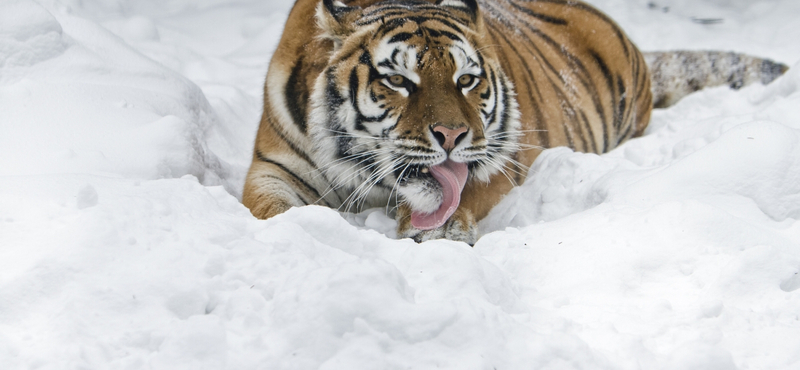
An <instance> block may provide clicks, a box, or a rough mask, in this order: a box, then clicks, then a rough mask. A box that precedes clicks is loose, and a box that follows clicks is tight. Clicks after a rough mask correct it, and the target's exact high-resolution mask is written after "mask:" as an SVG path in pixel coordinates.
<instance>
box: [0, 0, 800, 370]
mask: <svg viewBox="0 0 800 370" xmlns="http://www.w3.org/2000/svg"><path fill="white" fill-rule="evenodd" d="M593 3H594V4H596V5H597V6H599V7H600V8H601V9H603V10H604V11H606V12H608V13H609V14H610V15H611V16H612V17H613V18H614V19H615V20H617V21H618V22H619V23H620V25H622V27H623V28H624V29H625V30H626V32H627V33H628V34H629V35H630V36H631V37H632V38H633V39H634V41H635V42H637V43H638V44H639V45H640V47H641V48H642V49H645V50H666V49H674V48H684V49H721V50H736V51H741V52H748V53H751V54H755V55H759V56H764V57H769V58H772V59H775V60H777V61H780V62H784V63H787V64H789V65H794V66H795V67H794V68H792V69H790V70H789V72H788V73H787V75H786V76H784V77H782V78H781V79H779V80H777V81H776V82H775V83H773V84H772V85H769V86H766V87H765V86H751V87H747V88H745V89H742V90H739V91H732V90H729V89H727V88H724V87H721V88H714V89H709V90H706V91H702V92H699V93H696V94H694V95H692V96H690V97H688V98H686V99H684V100H683V101H681V102H679V103H678V104H677V105H676V106H674V107H671V108H669V109H666V110H661V111H657V112H655V113H654V116H653V119H652V123H651V126H650V128H649V129H648V131H647V133H646V135H645V136H644V137H642V138H639V139H635V140H632V141H630V142H628V143H627V144H625V145H623V146H622V147H620V148H618V149H617V150H615V151H613V152H611V153H608V154H606V155H602V156H597V155H591V154H582V153H574V152H572V151H570V150H568V149H564V148H556V149H552V150H548V151H546V152H544V153H543V154H542V155H541V156H540V158H539V159H538V160H537V162H536V163H535V164H534V165H533V167H532V173H534V174H535V175H534V176H533V177H531V178H530V179H529V180H528V181H527V182H526V183H525V184H524V185H523V186H521V187H519V188H517V189H515V190H514V191H513V192H512V193H511V194H510V195H509V196H508V197H507V198H506V199H505V200H504V201H503V202H502V203H501V204H500V205H498V206H497V207H496V208H495V209H494V210H493V212H492V213H491V215H490V216H489V217H488V218H487V219H486V220H484V221H483V222H482V223H481V228H482V231H483V233H484V236H483V237H482V238H481V239H480V240H479V242H478V243H477V244H476V245H475V247H474V248H470V247H469V246H467V245H465V244H462V243H456V242H451V241H446V240H438V241H430V242H426V243H423V244H416V243H414V242H412V241H410V240H396V239H395V238H394V226H395V224H394V221H393V220H391V219H389V218H388V217H387V216H385V215H384V214H383V210H369V211H365V212H363V213H361V214H340V213H338V212H336V211H334V210H330V209H327V208H322V207H314V206H309V207H303V208H296V209H292V210H291V211H289V212H287V213H286V214H284V215H281V216H278V217H275V218H273V219H271V220H267V221H260V220H256V219H254V218H253V217H252V216H250V214H249V212H248V210H247V209H246V208H244V207H243V206H242V205H241V204H240V203H239V201H238V199H237V197H238V196H240V192H241V186H242V184H243V181H244V180H243V179H244V174H245V172H246V170H247V167H248V165H249V160H250V155H251V150H252V141H253V139H254V134H255V130H256V127H257V124H258V119H259V115H260V109H261V107H260V99H261V85H262V83H263V77H264V73H265V71H266V67H267V64H268V61H269V58H270V55H271V52H272V50H273V49H274V47H275V45H276V43H277V40H278V37H279V36H280V32H281V30H282V27H283V21H284V19H285V17H286V15H287V13H288V11H289V9H290V7H291V4H290V3H289V2H284V1H270V2H266V1H260V0H238V1H233V0H171V1H155V0H140V1H133V0H41V1H38V2H37V1H34V0H4V1H3V2H0V368H2V369H77V368H93V369H104V368H108V369H142V368H150V369H409V368H410V369H428V368H442V369H532V368H535V369H540V368H541V369H664V370H673V369H674V370H679V369H680V370H685V369H726V370H727V369H787V370H788V369H797V368H800V222H798V219H800V110H798V108H797V107H798V106H800V68H798V67H800V63H798V61H800V47H797V46H796V45H797V42H796V40H797V39H798V38H800V3H798V2H796V1H794V0H770V1H766V0H765V1H759V2H751V1H745V0H702V1H688V0H662V1H657V2H652V3H653V4H654V5H653V6H648V1H644V0H596V1H593ZM665 8H668V11H664V9H665ZM692 17H696V18H707V19H723V22H722V23H717V24H700V23H696V21H692Z"/></svg>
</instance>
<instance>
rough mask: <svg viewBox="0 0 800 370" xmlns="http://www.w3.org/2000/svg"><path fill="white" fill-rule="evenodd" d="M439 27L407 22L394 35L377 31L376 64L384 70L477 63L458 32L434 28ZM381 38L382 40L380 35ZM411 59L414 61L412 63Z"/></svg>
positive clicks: (467, 43) (470, 46)
mask: <svg viewBox="0 0 800 370" xmlns="http://www.w3.org/2000/svg"><path fill="white" fill-rule="evenodd" d="M437 25H438V24H436V23H434V24H426V23H418V22H414V21H406V22H405V23H404V24H403V25H402V26H399V27H394V28H393V29H392V32H381V31H380V30H379V32H376V35H374V36H373V38H372V44H373V50H374V53H375V57H376V58H375V62H377V63H378V65H379V66H380V65H383V66H384V67H390V66H391V65H392V64H394V65H402V66H403V67H405V68H414V67H415V66H414V65H413V64H416V67H422V66H424V65H426V64H430V63H436V62H437V61H438V62H439V63H444V64H446V65H451V66H453V67H455V68H460V67H464V66H465V64H477V62H476V61H475V60H472V58H470V57H468V55H474V52H473V50H474V49H473V47H472V45H470V43H469V42H467V40H465V39H464V38H463V36H461V35H459V34H457V33H455V32H456V31H453V30H450V29H447V28H446V27H445V28H441V27H433V26H437ZM381 34H382V35H383V36H382V37H379V36H380V35H381ZM409 59H414V60H413V62H412V61H411V60H409Z"/></svg>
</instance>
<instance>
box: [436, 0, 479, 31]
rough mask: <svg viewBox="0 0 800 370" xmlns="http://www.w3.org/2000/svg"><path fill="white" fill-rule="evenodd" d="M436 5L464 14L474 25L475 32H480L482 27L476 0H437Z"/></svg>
mask: <svg viewBox="0 0 800 370" xmlns="http://www.w3.org/2000/svg"><path fill="white" fill-rule="evenodd" d="M436 5H438V6H443V7H448V8H451V9H453V10H457V11H460V12H463V13H466V14H467V15H468V16H469V17H470V18H471V19H472V22H473V23H474V24H475V30H481V29H482V27H483V19H482V18H481V14H480V11H479V10H478V1H477V0H437V1H436Z"/></svg>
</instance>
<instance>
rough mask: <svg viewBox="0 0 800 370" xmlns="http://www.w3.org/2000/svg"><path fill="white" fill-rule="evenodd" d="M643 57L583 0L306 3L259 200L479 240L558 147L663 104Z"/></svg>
mask: <svg viewBox="0 0 800 370" xmlns="http://www.w3.org/2000/svg"><path fill="white" fill-rule="evenodd" d="M650 83H651V80H650V75H649V73H648V67H647V65H646V63H645V59H644V57H643V56H642V53H641V52H640V51H639V50H638V49H637V48H636V46H635V45H633V43H632V42H631V41H630V40H629V39H628V38H627V37H626V36H625V34H624V33H623V32H622V30H620V28H619V27H618V26H617V25H616V24H615V23H614V22H613V21H611V20H610V19H609V18H608V17H606V16H605V15H603V14H602V13H600V12H599V11H597V10H596V9H594V8H592V7H591V6H589V5H587V4H584V3H582V2H579V1H559V0H538V1H523V0H496V1H483V0H482V1H474V0H437V1H433V0H432V1H420V0H406V1H384V2H380V1H375V0H355V1H347V2H339V1H332V0H298V1H297V2H296V4H295V5H294V7H293V9H292V11H291V13H290V15H289V18H288V20H287V22H286V26H285V30H284V33H283V35H282V37H281V40H280V43H279V45H278V47H277V50H276V51H275V54H274V55H273V58H272V61H271V63H270V66H269V71H268V73H267V78H266V83H265V88H264V113H263V115H262V119H261V124H260V126H259V130H258V134H257V138H256V143H255V148H254V154H253V162H252V164H251V168H250V171H249V173H248V176H247V179H246V183H245V188H244V193H243V203H244V204H245V205H246V206H247V207H248V208H250V210H251V212H252V213H253V215H255V216H256V217H259V218H269V217H272V216H275V215H277V214H279V213H282V212H284V211H286V210H287V209H288V208H290V207H292V206H302V205H306V204H320V205H325V206H328V207H332V208H337V209H341V210H344V211H355V210H360V209H362V208H365V207H381V206H382V207H387V208H388V209H394V210H395V212H394V213H395V214H396V219H397V221H398V229H397V234H398V236H399V237H411V238H413V239H415V240H416V241H424V240H428V239H432V238H448V239H453V240H461V241H465V242H467V243H470V244H473V243H474V242H475V241H476V240H477V238H478V230H477V222H478V221H479V220H480V219H482V218H483V217H485V216H486V215H487V214H488V212H489V211H490V210H491V208H492V207H493V206H494V205H496V204H497V203H498V202H499V201H500V199H502V197H503V196H505V194H507V193H508V192H509V191H510V190H511V189H512V188H513V187H514V186H515V185H517V184H521V183H522V182H523V181H524V180H525V178H526V176H527V175H528V174H527V170H528V168H529V167H530V165H531V164H532V163H533V161H534V160H535V159H536V157H537V156H538V155H539V153H541V151H542V150H544V149H547V148H552V147H557V146H567V147H570V148H573V149H575V150H578V151H583V152H591V153H603V152H606V151H608V150H611V149H613V148H614V147H616V146H617V145H619V144H620V143H622V142H623V141H625V140H626V139H628V138H631V137H635V136H638V135H641V134H642V132H643V131H644V129H645V127H646V125H647V123H648V121H649V118H650V112H651V109H652V95H651V89H650Z"/></svg>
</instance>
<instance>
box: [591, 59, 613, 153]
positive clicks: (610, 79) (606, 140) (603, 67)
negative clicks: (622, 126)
mask: <svg viewBox="0 0 800 370" xmlns="http://www.w3.org/2000/svg"><path fill="white" fill-rule="evenodd" d="M589 55H591V56H592V58H593V59H594V61H595V64H596V65H597V67H598V68H600V72H602V73H603V78H604V79H605V80H606V88H607V89H608V91H609V92H610V93H611V94H612V95H613V94H614V81H613V79H614V78H613V76H612V75H611V71H609V70H608V66H607V65H606V62H605V61H603V58H601V57H600V55H598V54H597V52H595V51H594V50H589ZM612 101H613V100H612ZM608 144H609V132H608V124H607V123H606V122H605V121H604V122H603V151H602V153H605V152H606V151H608V150H609V149H610V148H609V145H608Z"/></svg>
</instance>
